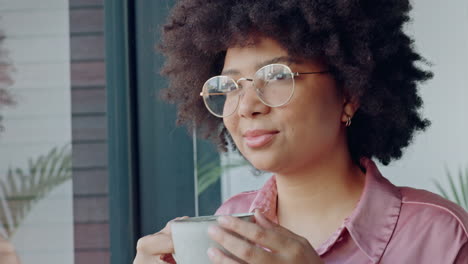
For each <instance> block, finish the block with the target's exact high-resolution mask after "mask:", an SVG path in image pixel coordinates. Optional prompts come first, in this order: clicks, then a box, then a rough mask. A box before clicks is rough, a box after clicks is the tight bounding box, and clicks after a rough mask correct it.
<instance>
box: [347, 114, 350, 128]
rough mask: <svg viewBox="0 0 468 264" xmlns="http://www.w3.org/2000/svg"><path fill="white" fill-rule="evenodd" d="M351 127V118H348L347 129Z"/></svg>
mask: <svg viewBox="0 0 468 264" xmlns="http://www.w3.org/2000/svg"><path fill="white" fill-rule="evenodd" d="M349 126H351V116H348V121H346V127H349Z"/></svg>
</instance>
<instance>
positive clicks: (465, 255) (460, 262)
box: [453, 241, 468, 264]
mask: <svg viewBox="0 0 468 264" xmlns="http://www.w3.org/2000/svg"><path fill="white" fill-rule="evenodd" d="M453 263H454V264H467V263H468V241H467V242H466V243H465V244H464V245H463V246H462V247H461V248H460V250H459V251H458V255H457V258H456V259H455V261H454V262H453Z"/></svg>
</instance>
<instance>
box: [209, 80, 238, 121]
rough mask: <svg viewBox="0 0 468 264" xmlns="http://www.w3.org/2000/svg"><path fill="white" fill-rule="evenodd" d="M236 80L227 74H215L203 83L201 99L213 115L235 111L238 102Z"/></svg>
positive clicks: (229, 113) (223, 114) (222, 114)
mask: <svg viewBox="0 0 468 264" xmlns="http://www.w3.org/2000/svg"><path fill="white" fill-rule="evenodd" d="M238 90H239V89H238V87H237V84H236V82H235V81H234V80H233V79H231V78H229V77H227V76H215V77H213V78H211V79H209V80H208V81H206V82H205V84H204V85H203V100H204V101H205V105H206V107H207V108H208V110H209V111H210V112H211V113H213V114H214V115H215V116H218V117H224V116H228V115H231V114H232V113H234V111H236V108H237V104H238V102H239V94H238Z"/></svg>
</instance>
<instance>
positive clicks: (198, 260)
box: [171, 213, 254, 264]
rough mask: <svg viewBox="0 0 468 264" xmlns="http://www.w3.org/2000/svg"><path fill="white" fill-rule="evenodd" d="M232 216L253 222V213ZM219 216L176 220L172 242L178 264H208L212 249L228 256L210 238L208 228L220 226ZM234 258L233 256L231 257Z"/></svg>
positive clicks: (172, 227) (173, 224) (173, 223)
mask: <svg viewBox="0 0 468 264" xmlns="http://www.w3.org/2000/svg"><path fill="white" fill-rule="evenodd" d="M232 216H234V217H237V218H240V219H242V220H245V221H249V222H252V221H253V218H254V217H253V213H247V214H233V215H232ZM218 217H219V215H212V216H199V217H191V218H186V219H180V220H175V221H174V222H172V224H171V229H172V242H173V244H174V251H175V254H173V256H174V259H175V260H176V261H177V264H208V263H210V259H209V258H208V255H207V253H206V251H207V250H208V248H210V247H217V248H219V249H221V250H222V251H223V252H225V253H226V254H228V255H230V254H229V253H228V252H227V251H225V250H224V249H223V248H222V247H221V246H220V245H219V244H218V243H216V242H214V241H213V240H212V239H211V238H210V237H209V236H208V227H209V226H211V225H218V222H217V218H218ZM230 256H231V257H233V256H232V255H230Z"/></svg>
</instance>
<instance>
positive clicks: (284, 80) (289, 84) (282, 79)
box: [254, 64, 294, 107]
mask: <svg viewBox="0 0 468 264" xmlns="http://www.w3.org/2000/svg"><path fill="white" fill-rule="evenodd" d="M254 82H255V87H256V88H257V93H258V95H259V97H260V98H261V99H262V101H263V102H264V103H265V104H267V105H269V106H272V107H276V106H281V105H283V104H285V103H287V102H288V101H289V99H291V97H292V94H293V91H294V77H293V73H292V72H291V70H290V69H289V68H288V67H287V66H285V65H281V64H271V65H267V66H265V67H263V68H261V69H260V70H258V71H257V73H256V74H255V79H254Z"/></svg>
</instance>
